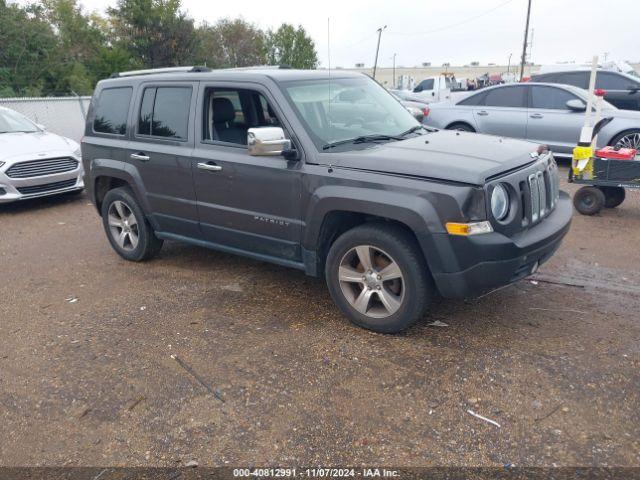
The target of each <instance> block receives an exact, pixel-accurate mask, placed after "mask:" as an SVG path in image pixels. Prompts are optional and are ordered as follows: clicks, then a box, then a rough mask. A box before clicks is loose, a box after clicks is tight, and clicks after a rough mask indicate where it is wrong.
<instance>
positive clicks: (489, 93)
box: [424, 82, 640, 156]
mask: <svg viewBox="0 0 640 480" xmlns="http://www.w3.org/2000/svg"><path fill="white" fill-rule="evenodd" d="M587 97H588V95H587V92H586V90H583V89H580V88H576V87H572V86H569V85H555V84H548V83H531V82H528V83H520V84H512V85H498V86H494V87H487V88H485V89H483V90H481V91H479V92H477V93H474V94H472V95H469V96H467V97H465V98H464V99H462V100H459V101H457V102H441V103H435V104H430V105H429V107H430V111H429V115H428V116H427V117H426V119H425V122H424V123H425V124H426V125H432V126H434V127H438V128H446V129H452V130H464V131H468V132H479V133H488V134H492V135H501V136H505V137H513V138H522V139H526V140H530V141H532V142H536V143H542V144H546V145H549V147H550V148H551V149H552V150H553V152H554V154H555V155H556V156H571V153H572V150H573V147H574V146H575V145H576V144H577V142H578V138H579V136H580V129H581V127H582V125H583V124H584V114H585V110H586V104H587ZM602 116H603V117H613V121H612V122H611V123H609V124H608V125H607V126H605V127H604V128H603V129H602V130H601V131H600V134H599V135H598V146H599V147H602V146H606V145H613V146H624V147H631V148H640V112H634V111H630V110H619V109H617V108H616V107H614V106H613V105H611V104H609V103H606V102H604V105H603V107H602Z"/></svg>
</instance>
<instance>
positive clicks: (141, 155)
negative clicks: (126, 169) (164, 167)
mask: <svg viewBox="0 0 640 480" xmlns="http://www.w3.org/2000/svg"><path fill="white" fill-rule="evenodd" d="M131 158H133V159H134V160H140V161H141V162H148V161H149V160H150V159H151V158H150V157H149V155H145V154H144V153H142V152H138V153H132V154H131Z"/></svg>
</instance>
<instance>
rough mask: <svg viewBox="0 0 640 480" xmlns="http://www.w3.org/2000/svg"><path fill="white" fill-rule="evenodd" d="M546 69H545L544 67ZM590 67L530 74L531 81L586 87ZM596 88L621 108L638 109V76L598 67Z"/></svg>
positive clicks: (639, 80) (607, 99)
mask: <svg viewBox="0 0 640 480" xmlns="http://www.w3.org/2000/svg"><path fill="white" fill-rule="evenodd" d="M545 70H547V69H545ZM590 75H591V68H589V67H579V68H577V69H574V70H561V71H556V72H547V73H539V74H535V75H532V76H531V81H533V82H545V83H561V84H564V85H573V86H575V87H580V88H584V89H587V88H589V76H590ZM596 88H598V89H602V90H604V99H605V100H606V101H607V102H609V103H610V104H612V105H614V106H615V107H618V108H620V109H623V110H640V78H638V77H634V76H632V75H629V74H626V73H622V72H616V71H611V70H605V69H602V68H599V69H598V73H597V75H596Z"/></svg>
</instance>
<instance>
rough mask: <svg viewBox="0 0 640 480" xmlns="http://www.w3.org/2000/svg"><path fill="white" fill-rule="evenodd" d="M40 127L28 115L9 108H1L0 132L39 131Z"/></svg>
mask: <svg viewBox="0 0 640 480" xmlns="http://www.w3.org/2000/svg"><path fill="white" fill-rule="evenodd" d="M37 131H38V127H36V125H35V124H34V123H33V122H32V121H31V120H29V119H27V118H26V117H23V116H22V115H20V114H19V113H18V112H14V111H13V110H9V109H8V108H6V109H3V108H0V133H16V132H24V133H31V132H37Z"/></svg>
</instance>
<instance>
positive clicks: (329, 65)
mask: <svg viewBox="0 0 640 480" xmlns="http://www.w3.org/2000/svg"><path fill="white" fill-rule="evenodd" d="M327 62H328V67H329V114H328V118H327V123H328V124H329V141H328V142H327V143H331V142H332V138H333V135H331V129H332V128H333V122H332V121H331V17H327ZM329 168H331V166H329Z"/></svg>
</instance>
